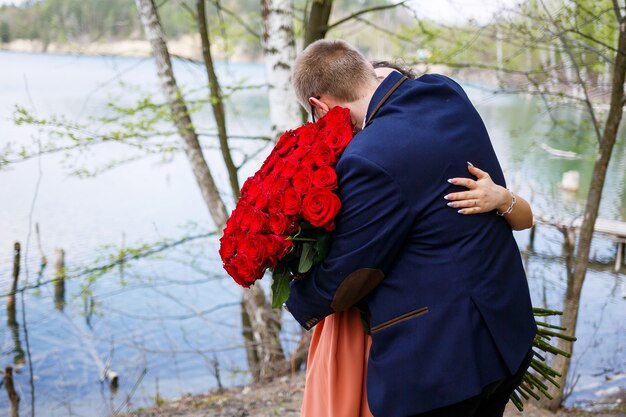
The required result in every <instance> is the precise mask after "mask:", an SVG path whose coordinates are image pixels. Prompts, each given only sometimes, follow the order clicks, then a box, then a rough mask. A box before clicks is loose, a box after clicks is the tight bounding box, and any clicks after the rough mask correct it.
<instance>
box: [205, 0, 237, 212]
mask: <svg viewBox="0 0 626 417" xmlns="http://www.w3.org/2000/svg"><path fill="white" fill-rule="evenodd" d="M204 1H205V0H196V12H197V16H196V20H197V22H198V32H199V33H200V40H201V42H202V57H203V58H204V66H205V68H206V72H207V76H208V78H209V88H210V90H211V107H212V108H213V117H214V118H215V124H216V125H217V136H218V138H219V141H220V149H221V150H222V157H223V158H224V163H225V164H226V169H227V170H228V178H229V180H230V186H231V189H232V191H233V196H234V198H235V200H238V199H239V188H240V187H239V179H238V178H237V167H236V166H235V164H234V163H233V158H232V156H231V154H230V147H229V146H228V136H227V135H226V114H225V112H224V102H223V100H222V92H221V91H220V85H219V81H218V79H217V75H216V74H215V67H214V65H213V57H212V56H211V39H210V38H209V31H208V30H207V24H206V10H205V7H204Z"/></svg>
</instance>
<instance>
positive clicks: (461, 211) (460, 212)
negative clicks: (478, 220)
mask: <svg viewBox="0 0 626 417" xmlns="http://www.w3.org/2000/svg"><path fill="white" fill-rule="evenodd" d="M457 213H459V214H463V213H465V212H464V211H463V209H461V210H459V211H457Z"/></svg>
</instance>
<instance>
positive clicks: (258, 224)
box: [250, 210, 269, 233]
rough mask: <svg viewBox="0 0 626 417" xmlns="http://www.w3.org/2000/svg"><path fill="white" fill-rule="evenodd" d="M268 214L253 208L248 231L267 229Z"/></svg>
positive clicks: (257, 231)
mask: <svg viewBox="0 0 626 417" xmlns="http://www.w3.org/2000/svg"><path fill="white" fill-rule="evenodd" d="M268 221H269V216H268V215H267V213H263V212H262V211H261V210H253V211H252V212H251V219H250V233H259V232H261V231H263V230H264V229H267V224H268Z"/></svg>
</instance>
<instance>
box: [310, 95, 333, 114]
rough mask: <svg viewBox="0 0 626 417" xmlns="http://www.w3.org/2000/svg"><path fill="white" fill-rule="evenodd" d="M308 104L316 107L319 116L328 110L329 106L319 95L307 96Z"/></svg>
mask: <svg viewBox="0 0 626 417" xmlns="http://www.w3.org/2000/svg"><path fill="white" fill-rule="evenodd" d="M309 104H310V105H311V106H313V107H315V108H316V109H317V111H318V115H319V117H322V116H324V115H325V114H326V113H328V112H329V111H330V107H329V106H328V104H326V103H325V102H323V101H322V100H321V97H320V98H318V97H309Z"/></svg>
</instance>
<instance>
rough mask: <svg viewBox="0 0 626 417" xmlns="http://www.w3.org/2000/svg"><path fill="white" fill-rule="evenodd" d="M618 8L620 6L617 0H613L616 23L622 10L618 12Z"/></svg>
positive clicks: (620, 17)
mask: <svg viewBox="0 0 626 417" xmlns="http://www.w3.org/2000/svg"><path fill="white" fill-rule="evenodd" d="M619 9H620V7H619V3H618V2H617V0H613V11H614V12H615V18H616V19H617V23H618V24H619V23H620V22H621V21H622V12H620V11H619Z"/></svg>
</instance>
